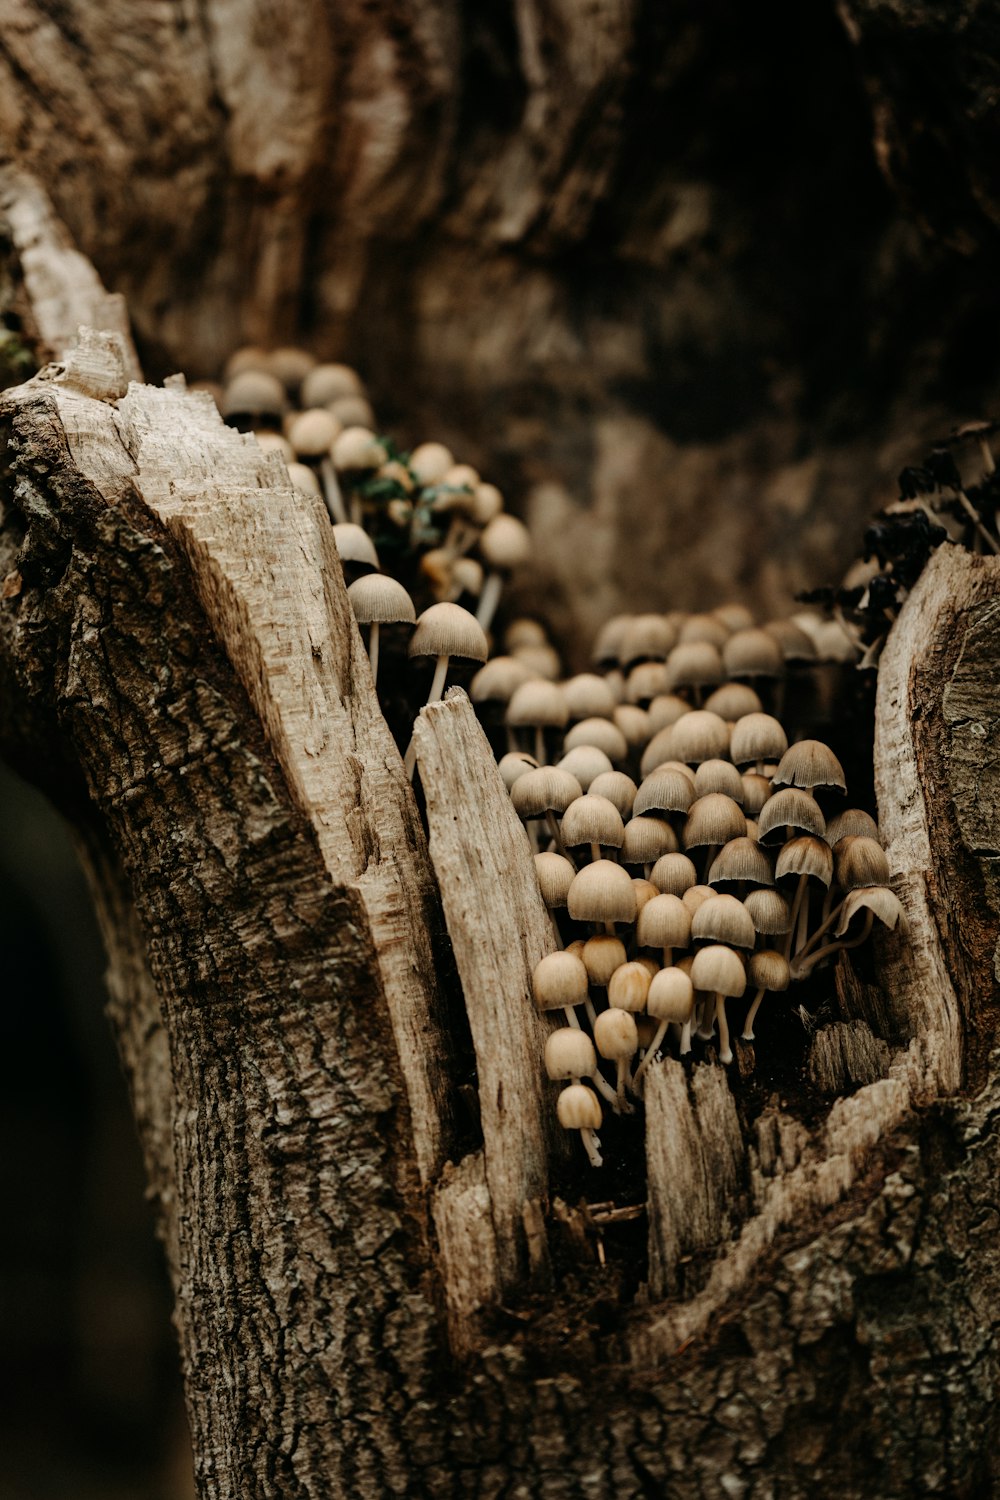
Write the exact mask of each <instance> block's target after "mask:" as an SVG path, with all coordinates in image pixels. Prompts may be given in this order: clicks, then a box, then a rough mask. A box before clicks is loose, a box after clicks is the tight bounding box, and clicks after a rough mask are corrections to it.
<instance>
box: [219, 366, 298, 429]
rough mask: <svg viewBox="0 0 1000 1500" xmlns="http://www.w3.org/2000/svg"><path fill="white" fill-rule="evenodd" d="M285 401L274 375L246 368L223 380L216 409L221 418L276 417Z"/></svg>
mask: <svg viewBox="0 0 1000 1500" xmlns="http://www.w3.org/2000/svg"><path fill="white" fill-rule="evenodd" d="M287 404H288V401H287V398H286V396H285V387H284V386H283V385H282V383H281V381H280V380H279V379H278V378H277V376H276V375H271V374H269V373H268V372H267V370H255V369H246V370H242V371H241V372H240V373H239V374H238V375H234V376H233V378H232V380H229V381H227V383H226V388H225V390H224V391H223V392H222V401H221V403H220V406H219V410H220V411H221V412H222V415H223V416H224V417H236V416H248V417H254V416H268V417H280V416H281V414H282V412H283V411H284V410H285V407H286V406H287Z"/></svg>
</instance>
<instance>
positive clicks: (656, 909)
mask: <svg viewBox="0 0 1000 1500" xmlns="http://www.w3.org/2000/svg"><path fill="white" fill-rule="evenodd" d="M636 941H637V942H638V944H639V947H640V948H686V947H687V945H688V943H689V942H690V941H691V913H690V912H689V911H688V909H687V907H686V906H685V905H684V902H683V901H682V900H681V898H680V897H679V896H671V895H668V894H661V895H659V896H654V898H653V900H652V901H647V903H646V905H645V906H644V907H643V908H642V911H641V912H640V913H639V921H638V925H637V928H636Z"/></svg>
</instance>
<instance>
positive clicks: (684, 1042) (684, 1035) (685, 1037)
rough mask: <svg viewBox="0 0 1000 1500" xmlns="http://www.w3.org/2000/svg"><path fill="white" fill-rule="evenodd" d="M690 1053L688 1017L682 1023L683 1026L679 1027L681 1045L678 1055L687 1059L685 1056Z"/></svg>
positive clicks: (689, 1020) (689, 1022)
mask: <svg viewBox="0 0 1000 1500" xmlns="http://www.w3.org/2000/svg"><path fill="white" fill-rule="evenodd" d="M690 1051H691V1017H690V1016H688V1018H687V1020H686V1021H685V1022H684V1025H683V1026H682V1027H681V1045H680V1054H681V1057H687V1055H688V1053H689V1052H690Z"/></svg>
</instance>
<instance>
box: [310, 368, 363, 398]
mask: <svg viewBox="0 0 1000 1500" xmlns="http://www.w3.org/2000/svg"><path fill="white" fill-rule="evenodd" d="M364 391H365V388H364V385H363V384H362V382H361V377H360V376H359V375H358V373H357V371H356V370H352V369H351V367H350V365H338V364H322V365H314V366H313V367H312V369H311V370H310V371H308V373H307V374H306V375H304V376H303V377H302V385H301V388H300V390H299V400H300V401H301V403H302V405H303V406H304V407H310V406H329V405H330V403H331V401H339V400H340V398H341V397H342V396H363V395H364Z"/></svg>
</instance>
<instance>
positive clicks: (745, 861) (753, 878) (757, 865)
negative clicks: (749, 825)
mask: <svg viewBox="0 0 1000 1500" xmlns="http://www.w3.org/2000/svg"><path fill="white" fill-rule="evenodd" d="M727 881H734V882H738V883H739V884H743V883H747V884H749V885H773V884H774V871H773V870H772V868H771V859H770V856H769V855H768V853H767V850H766V849H762V848H761V846H760V844H758V843H755V842H754V840H753V839H750V838H736V839H730V840H729V842H728V843H727V844H723V846H722V848H721V849H720V850H719V852H718V854H717V855H716V856H715V859H714V860H713V861H712V868H711V869H710V870H709V872H708V877H707V883H708V884H709V885H724V884H725V883H726V882H727Z"/></svg>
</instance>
